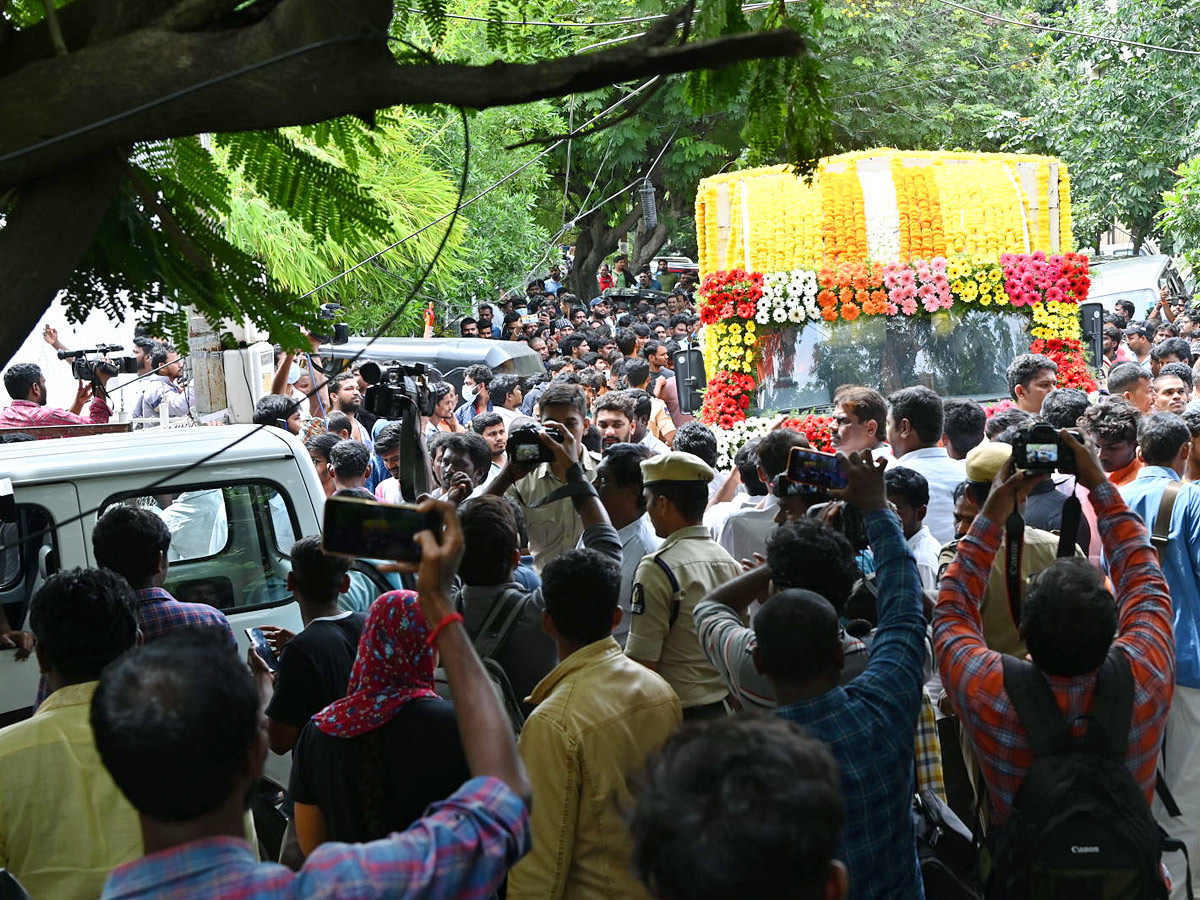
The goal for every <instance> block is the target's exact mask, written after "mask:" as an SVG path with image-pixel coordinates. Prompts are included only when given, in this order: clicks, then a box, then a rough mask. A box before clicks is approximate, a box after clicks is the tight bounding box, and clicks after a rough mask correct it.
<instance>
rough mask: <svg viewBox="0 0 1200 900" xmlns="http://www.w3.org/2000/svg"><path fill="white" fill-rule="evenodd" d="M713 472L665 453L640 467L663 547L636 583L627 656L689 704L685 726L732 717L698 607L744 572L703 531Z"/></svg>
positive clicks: (682, 456)
mask: <svg viewBox="0 0 1200 900" xmlns="http://www.w3.org/2000/svg"><path fill="white" fill-rule="evenodd" d="M713 477H714V472H713V470H712V469H710V468H709V467H708V465H707V464H706V463H705V462H704V461H703V460H701V459H700V458H699V457H697V456H693V455H692V454H691V453H679V452H671V453H664V454H662V455H661V456H656V457H654V458H652V459H647V460H645V461H643V462H642V481H643V483H644V485H645V488H644V490H645V495H646V511H647V513H648V514H649V516H650V524H651V525H653V526H654V531H655V533H656V534H657V535H658V536H659V537H661V538H664V541H663V544H662V546H661V547H660V548H659V549H658V550H656V551H655V552H654V553H651V554H650V555H649V556H647V557H645V558H644V559H643V560H642V562H641V564H640V565H639V566H638V568H637V573H636V574H635V575H634V578H633V583H634V584H633V595H632V597H631V599H630V612H631V613H632V614H633V616H632V619H633V621H632V623H631V625H630V629H629V640H628V642H627V643H626V646H625V652H626V654H628V655H629V656H630V657H632V658H633V659H635V660H637V661H638V662H640V663H642V664H643V665H645V666H648V667H649V668H651V669H654V670H655V671H657V672H658V673H659V674H660V675H662V677H663V678H665V679H666V680H667V681H668V682H669V683H670V685H671V687H673V688H674V689H675V693H676V694H678V695H679V699H680V700H681V701H682V702H683V717H684V719H699V718H711V717H715V716H722V715H725V714H727V713H728V712H730V711H732V710H731V707H730V705H729V701H728V699H727V696H728V690H727V689H726V687H725V684H724V682H723V681H722V680H721V676H720V675H718V674H717V671H716V669H714V668H713V667H712V665H711V664H710V663H709V661H708V659H707V658H706V657H705V655H704V650H703V648H701V646H700V640H699V638H698V637H697V636H696V625H695V623H694V622H693V621H692V608H693V607H694V606H695V605H696V604H697V603H698V602H699V601H700V600H701V598H702V597H704V595H705V594H707V593H708V592H709V591H711V590H712V589H713V588H715V587H716V586H717V585H719V584H724V583H725V582H726V581H728V580H729V579H731V578H733V577H735V576H736V575H738V574H740V573H741V567H740V566H739V565H738V564H737V562H736V561H735V560H734V558H733V557H732V556H730V555H729V554H728V553H726V552H725V550H724V549H722V547H721V546H720V545H719V544H718V543H717V542H716V541H714V540H713V539H712V536H711V534H710V533H709V531H708V529H707V528H705V527H704V525H703V518H704V509H705V507H706V506H707V505H708V483H709V482H710V481H712V480H713Z"/></svg>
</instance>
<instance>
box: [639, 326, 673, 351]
mask: <svg viewBox="0 0 1200 900" xmlns="http://www.w3.org/2000/svg"><path fill="white" fill-rule="evenodd" d="M660 324H661V325H666V324H667V323H666V322H661V321H660V322H655V323H654V326H653V327H656V328H657V327H658V326H659V325H660ZM665 346H667V345H666V344H664V343H663V342H662V341H655V340H650V341H646V343H645V345H644V346H643V347H642V359H649V358H650V357H652V356H653V355H654V354H655V353H657V352H658V348H659V347H665Z"/></svg>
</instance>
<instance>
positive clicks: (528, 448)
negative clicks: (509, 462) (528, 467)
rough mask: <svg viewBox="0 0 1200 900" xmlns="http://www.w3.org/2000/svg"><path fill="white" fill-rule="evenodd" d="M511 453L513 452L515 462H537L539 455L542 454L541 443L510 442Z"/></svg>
mask: <svg viewBox="0 0 1200 900" xmlns="http://www.w3.org/2000/svg"><path fill="white" fill-rule="evenodd" d="M509 453H511V454H512V458H513V462H519V463H527V462H537V459H538V457H540V456H541V455H542V445H541V444H510V445H509Z"/></svg>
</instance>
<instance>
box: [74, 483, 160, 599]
mask: <svg viewBox="0 0 1200 900" xmlns="http://www.w3.org/2000/svg"><path fill="white" fill-rule="evenodd" d="M170 546H171V532H170V530H169V529H168V528H167V526H166V523H165V522H163V520H162V519H160V518H159V517H158V516H156V515H155V514H154V513H152V512H150V510H148V509H142V508H140V507H137V506H127V505H126V504H124V503H118V504H116V505H114V506H110V507H109V508H108V510H107V511H106V512H105V513H104V515H102V516H101V517H100V518H99V519H98V520H97V522H96V527H95V528H93V529H92V555H93V556H95V557H96V564H97V565H100V566H104V568H106V569H112V570H113V571H114V572H116V573H117V574H118V575H120V576H121V577H123V578H124V579H125V580H126V581H128V582H129V584H130V585H131V586H133V587H134V588H135V589H140V588H144V587H147V586H148V585H149V584H150V580H151V579H152V578H153V577H154V573H155V572H157V571H158V562H159V555H160V554H162V553H166V552H167V550H168V549H169V548H170Z"/></svg>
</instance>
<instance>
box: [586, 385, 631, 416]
mask: <svg viewBox="0 0 1200 900" xmlns="http://www.w3.org/2000/svg"><path fill="white" fill-rule="evenodd" d="M605 410H611V411H612V412H618V413H620V414H621V415H623V416H624V417H625V418H626V419H628V420H629V421H630V422H633V421H634V403H633V397H631V396H630V395H629V392H628V391H609V392H608V393H607V394H605V395H604V396H603V397H601V398H600V399H599V400H597V401H596V404H595V406H593V407H592V412H593V413H594V414H595V415H596V416H597V417H599V415H600V413H602V412H604V411H605Z"/></svg>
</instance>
